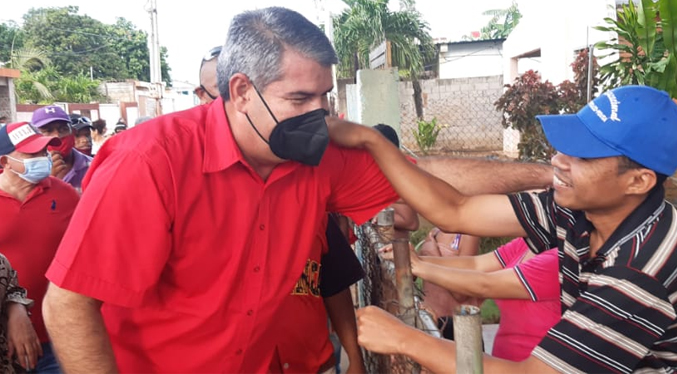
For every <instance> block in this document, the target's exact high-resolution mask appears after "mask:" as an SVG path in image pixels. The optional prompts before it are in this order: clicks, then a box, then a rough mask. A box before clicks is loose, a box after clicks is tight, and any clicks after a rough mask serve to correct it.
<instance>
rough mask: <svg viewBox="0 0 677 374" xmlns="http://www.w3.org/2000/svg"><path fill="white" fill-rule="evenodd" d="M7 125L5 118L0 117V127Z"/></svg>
mask: <svg viewBox="0 0 677 374" xmlns="http://www.w3.org/2000/svg"><path fill="white" fill-rule="evenodd" d="M6 124H7V116H0V127H2V126H5V125H6Z"/></svg>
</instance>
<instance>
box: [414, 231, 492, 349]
mask: <svg viewBox="0 0 677 374" xmlns="http://www.w3.org/2000/svg"><path fill="white" fill-rule="evenodd" d="M479 249H480V238H478V237H476V236H472V235H463V234H457V233H445V232H442V231H441V230H440V229H439V228H437V227H435V228H433V229H432V230H430V232H429V233H428V235H427V237H426V238H425V240H424V241H423V243H422V244H421V246H420V248H419V254H420V255H421V256H427V257H459V256H461V257H466V256H476V255H477V254H478V253H479ZM423 294H424V295H425V297H424V299H423V306H424V308H425V309H426V310H428V311H430V312H431V313H432V315H433V316H434V317H435V319H436V320H437V327H439V328H440V330H441V331H442V336H444V337H445V338H446V339H450V340H453V339H454V319H453V318H452V317H453V314H454V309H455V308H456V307H457V306H458V305H460V304H461V301H462V302H463V304H466V305H475V306H479V305H480V304H481V303H482V299H480V298H475V297H466V296H463V298H462V300H457V299H456V297H454V295H453V294H452V293H451V292H450V291H449V290H447V289H445V288H444V287H440V286H438V285H437V284H434V283H432V282H429V281H426V280H425V279H424V280H423Z"/></svg>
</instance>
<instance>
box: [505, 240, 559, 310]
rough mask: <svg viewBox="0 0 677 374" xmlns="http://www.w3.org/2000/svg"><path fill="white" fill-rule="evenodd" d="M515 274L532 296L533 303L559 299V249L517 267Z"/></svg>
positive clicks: (550, 250) (537, 256) (546, 252)
mask: <svg viewBox="0 0 677 374" xmlns="http://www.w3.org/2000/svg"><path fill="white" fill-rule="evenodd" d="M515 272H516V273H517V276H518V277H519V278H520V281H522V283H523V284H524V287H526V289H527V291H528V292H529V294H530V295H531V300H532V301H544V300H558V299H559V297H560V285H559V257H558V256H557V248H553V249H549V250H547V251H545V252H543V253H541V254H538V255H536V256H535V257H532V258H531V259H529V260H528V261H526V262H524V263H522V264H519V265H517V266H515Z"/></svg>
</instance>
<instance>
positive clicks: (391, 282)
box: [355, 222, 441, 374]
mask: <svg viewBox="0 0 677 374" xmlns="http://www.w3.org/2000/svg"><path fill="white" fill-rule="evenodd" d="M391 232H392V225H391V226H380V225H374V224H372V223H370V222H368V223H365V224H364V225H362V226H357V227H356V228H355V233H356V235H357V237H358V240H357V242H356V243H355V251H356V253H357V256H358V257H359V258H360V261H361V263H362V266H363V268H364V271H365V277H364V279H363V280H362V281H360V282H359V283H358V287H357V299H358V304H359V307H360V308H363V307H365V306H368V305H375V306H378V307H381V308H383V309H385V310H386V311H388V312H390V313H391V314H394V315H396V316H398V317H400V319H402V320H404V321H405V322H407V323H408V324H410V325H413V326H415V327H417V328H419V329H421V330H423V331H427V332H428V333H430V334H432V335H434V336H437V337H440V336H441V333H440V331H439V330H438V329H437V326H436V324H435V322H434V321H433V318H432V317H431V316H430V314H429V313H428V312H427V311H425V310H422V309H419V308H418V305H419V302H420V301H421V300H422V297H423V295H422V292H421V291H420V289H416V288H415V287H414V284H413V282H412V281H411V278H410V277H409V279H408V282H409V284H404V285H403V284H402V282H403V281H407V279H406V277H403V275H402V274H401V273H402V269H401V268H400V269H396V268H395V264H394V262H393V261H390V260H385V259H384V258H383V257H382V255H381V254H380V253H379V251H378V249H379V248H381V247H383V246H384V245H385V244H386V243H389V242H390V241H391V238H392V235H391V234H390V233H391ZM407 251H408V248H407ZM407 256H408V253H407ZM408 266H409V265H407V267H408ZM409 274H411V273H410V272H409ZM398 278H399V279H398ZM398 282H399V291H400V292H398ZM407 287H409V288H411V289H414V296H413V297H414V302H413V307H407V308H403V307H402V306H403V305H404V304H406V302H403V301H402V300H401V299H402V297H401V291H402V288H407ZM398 293H399V294H400V295H398ZM364 361H365V367H366V369H367V372H368V373H397V374H404V373H419V372H420V371H421V367H420V366H419V365H418V364H416V363H415V362H413V361H411V360H409V359H407V358H405V357H404V356H387V355H381V354H377V353H373V352H369V351H364Z"/></svg>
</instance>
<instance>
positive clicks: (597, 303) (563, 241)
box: [510, 188, 677, 373]
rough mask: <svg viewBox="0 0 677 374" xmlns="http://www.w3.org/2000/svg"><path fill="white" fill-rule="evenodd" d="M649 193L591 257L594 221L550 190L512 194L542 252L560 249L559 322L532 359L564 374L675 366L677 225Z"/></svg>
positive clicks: (659, 198)
mask: <svg viewBox="0 0 677 374" xmlns="http://www.w3.org/2000/svg"><path fill="white" fill-rule="evenodd" d="M664 196H665V192H664V190H663V189H662V188H659V189H657V190H655V191H653V192H652V193H651V194H650V195H649V196H648V197H647V198H646V200H645V201H644V202H643V203H642V204H641V205H640V206H639V207H637V208H636V209H635V211H633V212H632V213H631V214H630V215H629V216H628V217H627V218H626V219H625V220H624V221H623V222H622V223H621V225H620V226H619V227H618V228H617V229H616V231H615V232H614V233H613V234H612V235H611V237H609V239H608V240H607V241H606V242H605V243H604V245H603V246H602V247H601V248H600V249H599V250H598V251H597V254H596V256H595V257H594V258H591V257H590V232H591V231H592V230H593V229H594V227H593V225H592V223H590V221H588V220H587V219H586V218H585V213H584V212H582V211H572V210H569V209H566V208H563V207H561V206H558V205H557V204H555V202H554V199H553V192H552V191H547V192H542V193H538V194H533V193H521V194H516V195H512V196H510V200H511V203H512V205H513V208H514V209H515V213H516V215H517V217H518V219H519V220H520V222H521V224H522V226H523V227H524V229H525V231H526V232H527V243H528V244H529V246H530V247H531V248H532V249H533V250H535V251H537V252H542V251H545V250H548V249H549V248H552V247H557V248H558V249H559V260H560V273H559V279H560V285H561V291H562V292H561V301H562V314H563V315H562V320H561V321H560V322H559V323H558V324H557V325H555V326H554V327H553V328H551V329H550V331H549V332H548V334H547V335H546V336H545V338H543V340H542V341H541V343H540V344H539V346H537V347H536V348H535V349H534V351H533V355H534V356H536V357H537V358H539V359H540V360H542V361H544V362H545V363H547V364H548V365H550V366H551V367H553V368H555V369H557V370H558V371H561V372H566V373H579V372H581V373H599V372H614V373H630V372H637V371H652V372H655V371H658V372H666V373H667V372H673V368H674V367H677V323H675V322H676V316H677V313H676V312H675V303H677V251H676V250H675V247H676V245H677V220H675V217H676V215H675V214H676V211H675V207H673V206H672V205H671V204H670V203H668V202H666V201H665V200H664Z"/></svg>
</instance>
